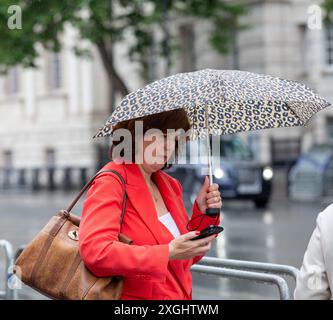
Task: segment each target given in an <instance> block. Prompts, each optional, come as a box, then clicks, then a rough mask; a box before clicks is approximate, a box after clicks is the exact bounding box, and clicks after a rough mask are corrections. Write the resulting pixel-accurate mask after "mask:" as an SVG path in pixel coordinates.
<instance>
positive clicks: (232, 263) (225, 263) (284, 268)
mask: <svg viewBox="0 0 333 320" xmlns="http://www.w3.org/2000/svg"><path fill="white" fill-rule="evenodd" d="M198 263H199V264H203V265H213V266H214V265H215V266H219V267H225V268H231V269H240V270H252V271H260V272H265V273H273V274H278V275H286V276H290V277H292V278H293V279H294V280H295V281H296V279H297V276H298V273H299V270H298V269H297V268H295V267H293V266H289V265H284V264H275V263H265V262H256V261H244V260H233V259H220V258H215V257H203V258H202V259H201V260H199V262H198Z"/></svg>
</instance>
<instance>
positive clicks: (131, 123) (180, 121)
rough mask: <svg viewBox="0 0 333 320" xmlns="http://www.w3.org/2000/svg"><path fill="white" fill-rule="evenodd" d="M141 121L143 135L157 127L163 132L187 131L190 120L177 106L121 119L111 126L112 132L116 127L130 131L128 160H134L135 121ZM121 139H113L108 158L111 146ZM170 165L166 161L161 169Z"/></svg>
mask: <svg viewBox="0 0 333 320" xmlns="http://www.w3.org/2000/svg"><path fill="white" fill-rule="evenodd" d="M139 120H141V121H143V131H142V133H143V135H144V134H145V132H146V131H147V130H148V129H159V130H161V131H162V132H163V133H167V129H175V130H177V129H184V131H185V132H187V131H188V130H189V129H190V127H191V125H190V122H189V120H188V117H187V114H186V111H185V110H184V109H183V108H179V109H174V110H169V111H163V112H160V113H155V114H152V115H148V116H144V117H140V118H135V119H130V120H125V121H121V122H118V123H117V124H116V125H115V126H114V127H113V128H112V133H113V132H114V131H116V130H117V129H120V128H122V129H127V130H129V131H130V133H131V136H132V155H131V159H129V161H131V162H134V160H135V150H136V145H137V142H136V139H135V137H136V135H135V121H139ZM188 138H189V137H188V136H186V140H188ZM121 142H122V140H121V141H113V142H112V145H111V147H110V149H109V153H108V156H109V159H110V160H113V159H112V151H113V147H114V146H116V145H118V144H119V143H121ZM177 153H178V140H176V141H175V154H176V155H177ZM123 155H124V153H123V151H122V155H121V156H123ZM171 167H172V164H171V163H166V164H165V165H164V167H163V168H162V170H163V169H169V168H171Z"/></svg>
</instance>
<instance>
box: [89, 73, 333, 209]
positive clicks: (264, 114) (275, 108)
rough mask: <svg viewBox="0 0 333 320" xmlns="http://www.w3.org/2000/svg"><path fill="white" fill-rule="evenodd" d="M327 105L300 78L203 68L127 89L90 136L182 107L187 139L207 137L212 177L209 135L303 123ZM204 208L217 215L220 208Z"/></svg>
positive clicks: (105, 133)
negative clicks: (104, 120) (132, 120)
mask: <svg viewBox="0 0 333 320" xmlns="http://www.w3.org/2000/svg"><path fill="white" fill-rule="evenodd" d="M329 105H330V103H329V102H327V101H326V100H325V99H323V98H321V97H320V96H319V95H317V94H316V93H315V92H314V91H313V90H311V89H310V88H308V87H306V86H305V85H304V84H302V83H299V82H296V81H292V80H286V79H282V78H279V77H272V76H270V75H262V74H256V73H252V72H246V71H239V70H216V69H203V70H200V71H194V72H185V73H178V74H175V75H172V76H169V77H166V78H163V79H161V80H157V81H154V82H152V83H151V84H148V85H147V86H145V87H144V88H140V89H138V90H136V91H134V92H131V93H129V94H128V95H126V96H125V97H124V98H123V99H122V100H121V102H120V104H119V105H118V106H117V107H116V108H115V110H114V112H113V113H112V115H111V116H110V118H109V119H108V120H107V121H106V123H105V125H104V127H102V128H100V129H99V130H98V131H97V132H96V134H95V135H94V136H93V138H97V137H105V136H109V135H111V134H112V126H114V125H115V124H117V123H118V122H121V121H125V120H129V119H135V118H139V117H143V116H147V115H151V114H155V113H160V112H163V111H169V110H173V109H178V108H184V109H185V111H186V113H187V116H188V118H189V121H190V124H191V132H190V133H189V139H191V140H194V139H196V138H203V137H206V139H207V147H208V168H209V178H210V183H211V184H212V183H213V175H212V164H211V161H212V160H211V146H210V141H209V135H210V134H215V135H221V134H231V133H236V132H242V131H249V130H259V129H268V128H280V127H292V126H302V125H305V124H306V123H307V122H308V121H309V119H310V118H311V117H312V116H313V115H314V114H315V113H316V112H318V111H320V110H322V109H324V108H326V107H328V106H329ZM215 209H216V208H208V209H207V211H206V213H207V214H209V215H210V214H211V215H216V214H218V213H219V210H215Z"/></svg>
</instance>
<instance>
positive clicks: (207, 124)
mask: <svg viewBox="0 0 333 320" xmlns="http://www.w3.org/2000/svg"><path fill="white" fill-rule="evenodd" d="M205 113H206V114H205V120H206V129H207V134H206V139H207V148H208V170H209V184H210V185H211V184H213V173H212V157H211V148H210V141H209V123H208V105H206V108H205Z"/></svg>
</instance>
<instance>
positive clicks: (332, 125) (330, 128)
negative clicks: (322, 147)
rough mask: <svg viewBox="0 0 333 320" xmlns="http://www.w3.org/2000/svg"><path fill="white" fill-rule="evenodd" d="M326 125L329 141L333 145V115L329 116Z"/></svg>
mask: <svg viewBox="0 0 333 320" xmlns="http://www.w3.org/2000/svg"><path fill="white" fill-rule="evenodd" d="M326 126H327V127H326V128H327V131H326V132H327V140H328V143H330V144H332V145H333V117H327V119H326Z"/></svg>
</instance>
